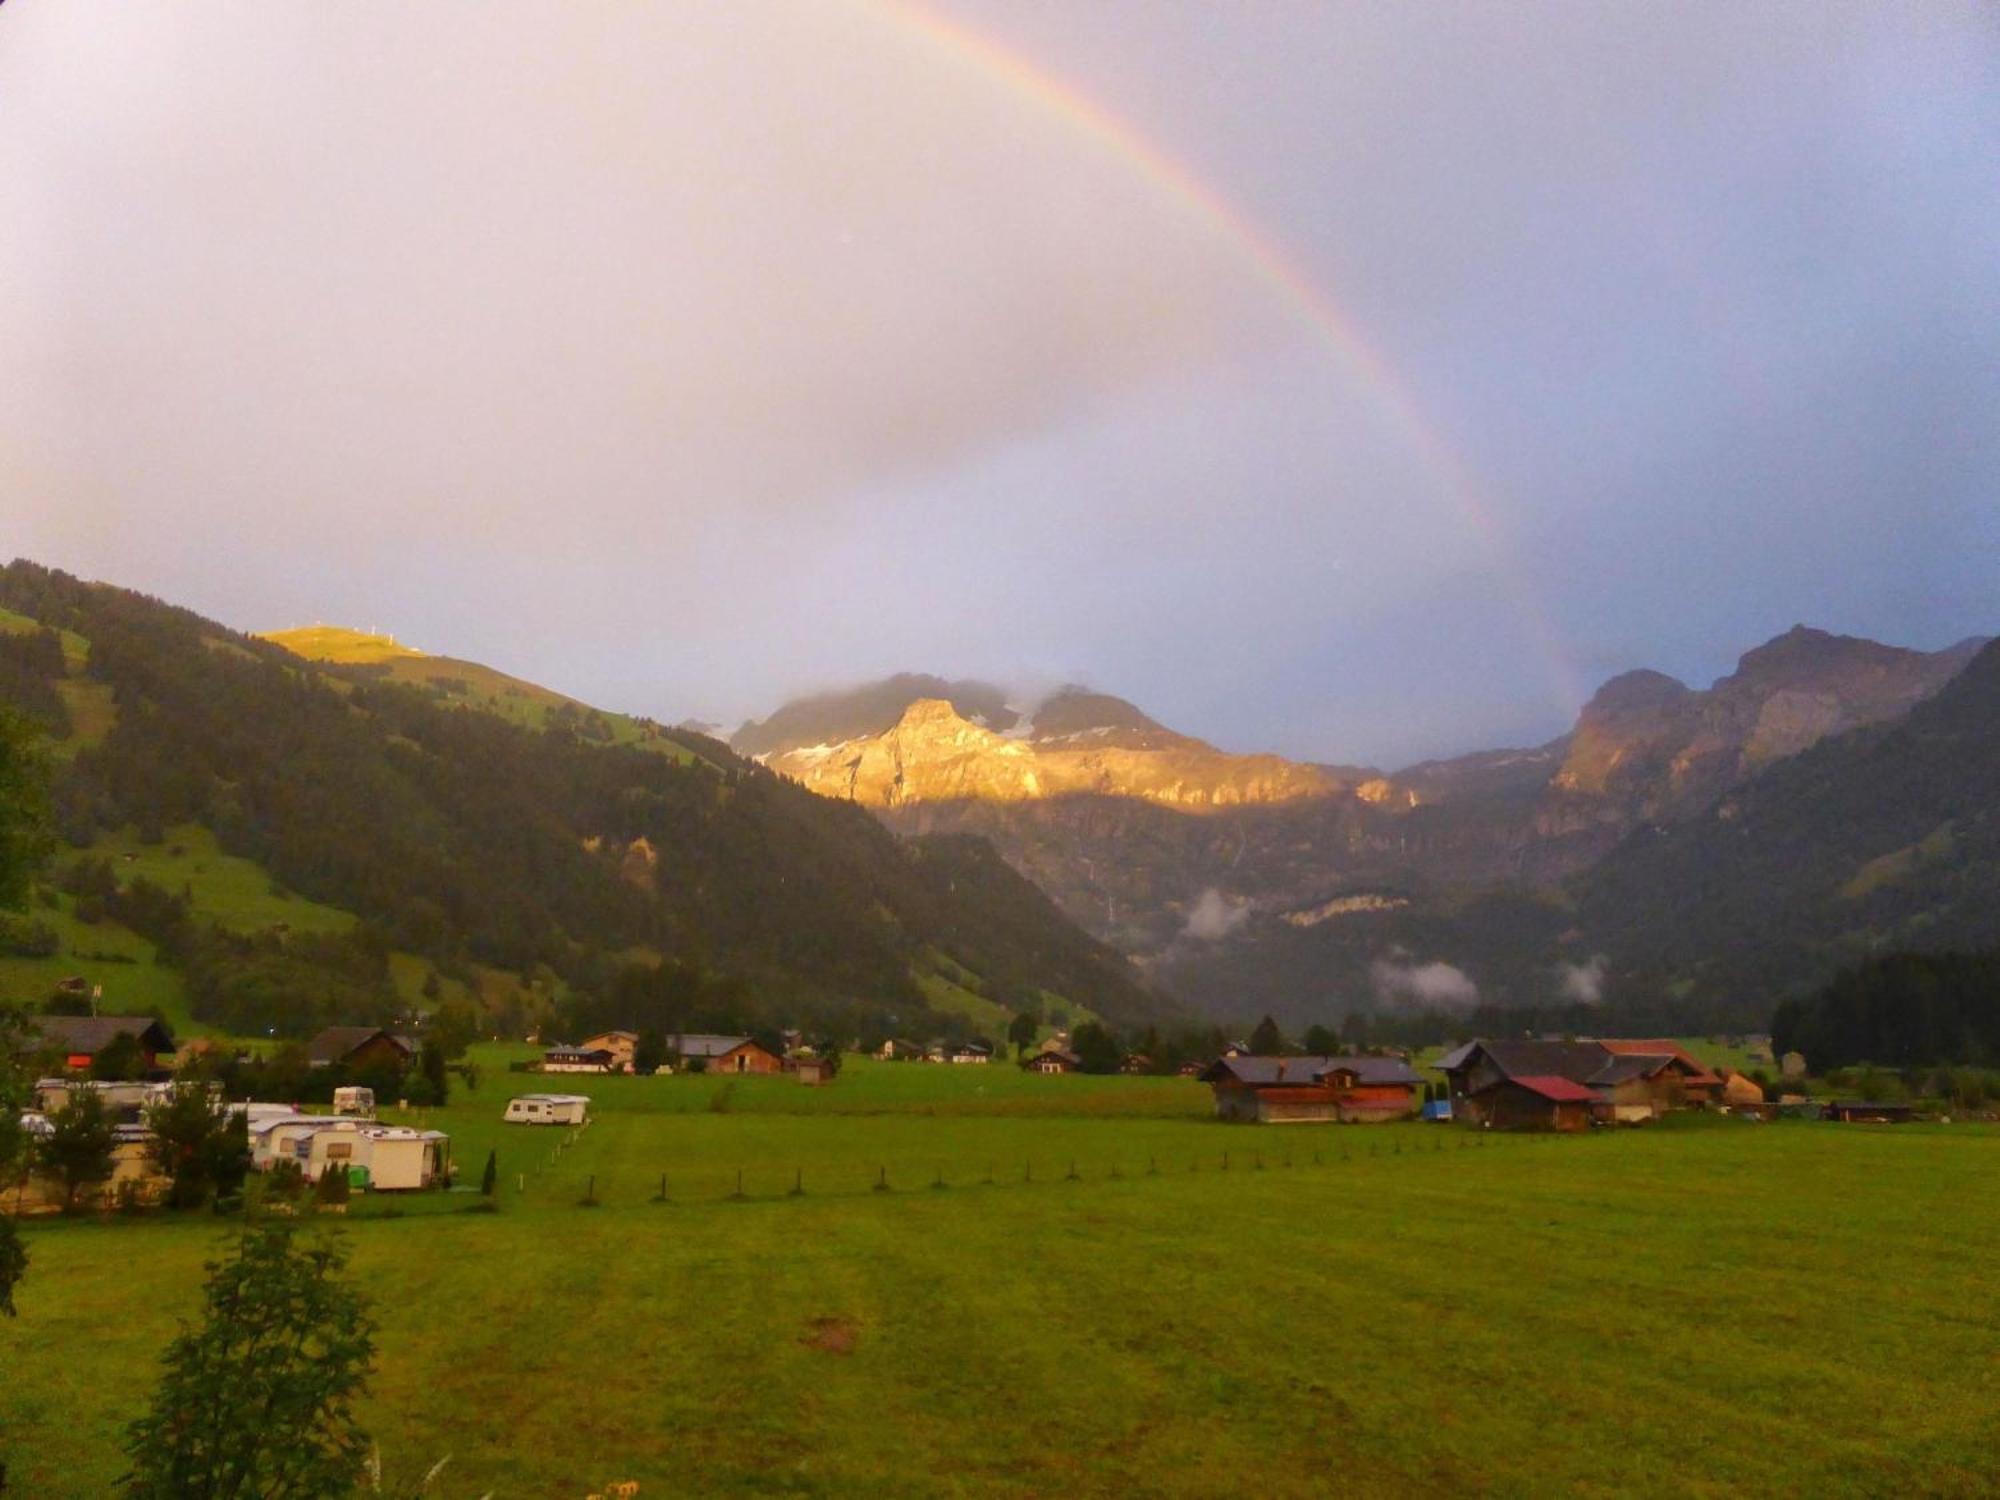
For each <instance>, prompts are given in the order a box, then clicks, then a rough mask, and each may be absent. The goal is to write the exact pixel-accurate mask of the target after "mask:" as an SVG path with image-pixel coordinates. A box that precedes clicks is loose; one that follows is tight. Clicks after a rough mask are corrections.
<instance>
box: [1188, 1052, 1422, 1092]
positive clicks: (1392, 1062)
mask: <svg viewBox="0 0 2000 1500" xmlns="http://www.w3.org/2000/svg"><path fill="white" fill-rule="evenodd" d="M1340 1068H1345V1069H1347V1070H1348V1071H1350V1072H1352V1073H1353V1074H1354V1076H1355V1079H1356V1081H1358V1082H1360V1083H1368V1084H1392V1083H1407V1084H1415V1083H1422V1082H1423V1079H1422V1078H1420V1077H1418V1076H1417V1074H1416V1073H1415V1072H1413V1071H1411V1068H1410V1065H1409V1064H1408V1063H1406V1062H1404V1061H1403V1060H1402V1059H1401V1058H1399V1057H1218V1058H1217V1059H1216V1060H1215V1061H1214V1062H1212V1063H1210V1064H1209V1065H1208V1066H1207V1067H1206V1068H1204V1069H1203V1070H1202V1071H1201V1073H1200V1074H1199V1075H1198V1076H1199V1077H1200V1078H1201V1080H1202V1081H1203V1082H1204V1083H1221V1082H1224V1081H1232V1082H1235V1083H1240V1084H1244V1085H1246V1086H1248V1087H1250V1088H1272V1087H1298V1088H1313V1087H1317V1086H1318V1085H1319V1083H1320V1081H1321V1080H1322V1079H1323V1078H1325V1077H1326V1075H1327V1074H1329V1073H1331V1072H1333V1071H1335V1070H1336V1069H1340Z"/></svg>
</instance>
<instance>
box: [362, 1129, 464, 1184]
mask: <svg viewBox="0 0 2000 1500" xmlns="http://www.w3.org/2000/svg"><path fill="white" fill-rule="evenodd" d="M361 1139H362V1141H363V1142H364V1143H365V1146H366V1150H367V1161H366V1166H367V1168H368V1185H369V1186H370V1187H372V1188H374V1189H375V1190H376V1191H377V1192H394V1191H396V1190H398V1189H402V1188H427V1187H432V1186H434V1185H437V1184H441V1183H447V1182H449V1181H450V1179H451V1142H450V1138H449V1137H448V1136H446V1135H445V1133H444V1132H443V1131H441V1130H410V1129H407V1128H405V1127H403V1126H400V1125H370V1126H368V1127H367V1128H365V1129H364V1130H363V1131H362V1132H361Z"/></svg>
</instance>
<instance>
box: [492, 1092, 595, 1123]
mask: <svg viewBox="0 0 2000 1500" xmlns="http://www.w3.org/2000/svg"><path fill="white" fill-rule="evenodd" d="M589 1113H590V1095H588V1094H522V1095H520V1096H519V1097H518V1098H514V1099H509V1100H508V1101H507V1113H506V1114H505V1115H504V1116H502V1118H503V1119H504V1120H506V1121H507V1122H508V1123H509V1124H513V1125H581V1124H582V1123H583V1122H584V1119H585V1117H586V1116H588V1114H589Z"/></svg>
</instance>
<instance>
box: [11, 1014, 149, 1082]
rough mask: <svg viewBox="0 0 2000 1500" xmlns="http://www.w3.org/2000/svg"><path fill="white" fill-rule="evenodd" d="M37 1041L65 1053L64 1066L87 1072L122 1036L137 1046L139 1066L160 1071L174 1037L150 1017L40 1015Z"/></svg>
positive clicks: (38, 1017) (37, 1023) (35, 1026)
mask: <svg viewBox="0 0 2000 1500" xmlns="http://www.w3.org/2000/svg"><path fill="white" fill-rule="evenodd" d="M34 1028H35V1036H36V1039H37V1040H39V1041H41V1042H42V1043H43V1044H44V1045H46V1046H49V1047H51V1048H53V1049H54V1050H55V1051H57V1052H60V1053H61V1054H62V1060H63V1066H64V1067H65V1068H69V1069H71V1070H73V1071H75V1072H83V1071H85V1070H86V1069H88V1068H89V1067H90V1065H91V1063H92V1062H93V1061H94V1060H95V1059H96V1057H97V1054H98V1053H100V1052H102V1051H103V1050H104V1049H105V1048H106V1047H108V1046H110V1045H111V1044H112V1043H113V1042H114V1041H116V1040H117V1039H118V1038H119V1037H121V1036H129V1037H131V1038H132V1040H133V1041H135V1042H136V1043H138V1047H139V1065H140V1067H141V1068H142V1069H143V1070H144V1071H146V1072H148V1073H155V1072H158V1071H160V1066H161V1064H160V1058H161V1056H162V1055H164V1054H170V1053H172V1052H173V1050H174V1038H173V1034H172V1033H171V1032H169V1031H168V1030H167V1028H166V1027H164V1026H162V1025H161V1024H160V1023H159V1022H158V1021H156V1020H154V1019H153V1018H152V1017H151V1016H37V1017H35V1019H34Z"/></svg>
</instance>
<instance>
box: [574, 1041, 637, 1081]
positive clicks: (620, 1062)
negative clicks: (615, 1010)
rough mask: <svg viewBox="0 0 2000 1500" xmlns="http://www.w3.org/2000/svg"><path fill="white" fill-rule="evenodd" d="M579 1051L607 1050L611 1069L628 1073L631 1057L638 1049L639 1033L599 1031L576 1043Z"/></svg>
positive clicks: (630, 1069)
mask: <svg viewBox="0 0 2000 1500" xmlns="http://www.w3.org/2000/svg"><path fill="white" fill-rule="evenodd" d="M576 1046H577V1050H578V1051H579V1052H608V1053H610V1054H611V1071H612V1072H614V1073H629V1072H631V1071H632V1057H633V1054H634V1053H636V1052H637V1051H638V1049H639V1033H638V1032H636V1031H600V1032H598V1033H597V1035H596V1036H587V1037H585V1038H584V1039H583V1040H582V1041H580V1042H578V1043H577V1044H576Z"/></svg>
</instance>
